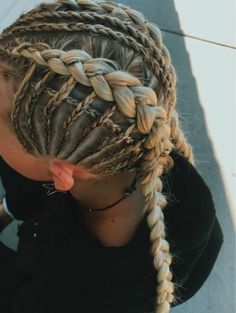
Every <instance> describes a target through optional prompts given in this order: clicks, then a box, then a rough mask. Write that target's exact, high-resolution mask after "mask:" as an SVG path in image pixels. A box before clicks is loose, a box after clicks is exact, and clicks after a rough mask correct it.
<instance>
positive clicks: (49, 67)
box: [0, 0, 194, 313]
mask: <svg viewBox="0 0 236 313" xmlns="http://www.w3.org/2000/svg"><path fill="white" fill-rule="evenodd" d="M32 21H33V22H34V23H33V24H32ZM98 23H99V24H98ZM52 34H53V37H56V38H60V37H61V36H64V39H61V40H59V41H56V39H55V40H54V38H53V39H52V40H51V44H48V43H49V42H50V36H52ZM78 34H80V35H81V39H80V40H78V37H79V36H78ZM69 36H70V37H69ZM86 36H87V37H86ZM82 38H86V40H85V41H84V44H81V42H82ZM92 38H93V39H94V42H93V43H92ZM44 41H47V42H48V43H46V42H44ZM100 41H101V42H102V44H101V48H100V50H99V48H98V49H97V50H96V48H97V47H96V45H97V46H98V43H99V42H100ZM111 41H112V42H113V43H117V47H119V49H118V48H117V50H119V51H121V53H123V55H122V56H121V57H119V56H118V55H116V54H115V52H116V51H115V49H113V50H114V53H113V52H112V53H111V50H110V52H109V49H107V50H105V42H106V43H107V47H108V46H110V42H111ZM80 44H81V47H78V45H80ZM83 46H86V48H87V51H85V49H84V48H83ZM68 47H70V48H68ZM93 49H94V51H93ZM95 50H96V52H97V51H98V52H97V53H95ZM89 52H90V53H89ZM108 52H109V53H108ZM126 52H127V54H128V53H130V54H131V52H132V55H133V56H134V59H133V60H131V58H129V59H128V61H127V65H128V66H129V68H130V69H132V70H133V71H134V74H132V73H131V72H130V71H126V70H124V69H123V68H122V65H121V63H122V62H123V59H122V58H126V54H125V53H126ZM95 54H97V57H96V56H94V55H95ZM105 54H107V55H109V56H110V55H113V57H105ZM2 56H3V57H4V58H5V59H7V60H9V64H12V65H13V66H15V67H16V66H17V64H19V63H20V62H23V61H22V60H24V62H25V64H26V65H27V66H28V71H27V72H26V74H25V77H24V79H23V81H22V83H21V85H20V87H19V90H18V91H17V93H16V95H15V98H14V103H13V106H12V114H11V119H12V124H13V126H14V129H15V132H16V135H17V137H18V138H19V140H20V142H21V143H22V145H23V146H24V147H25V148H26V149H28V150H29V149H31V150H29V151H32V150H33V149H35V151H37V152H38V153H39V154H50V155H54V156H56V157H57V158H59V159H64V160H67V161H68V162H72V163H74V164H82V165H85V166H86V167H89V168H92V169H93V170H94V171H95V172H96V173H101V174H102V175H113V174H116V173H118V172H120V171H123V170H125V169H126V170H133V169H134V168H137V167H138V168H139V169H140V171H139V177H138V179H139V181H140V185H141V186H142V190H143V195H144V197H145V205H144V211H145V212H146V213H147V222H148V225H149V228H150V242H151V247H150V256H151V257H152V259H153V266H154V268H155V270H156V278H157V287H156V304H155V313H168V312H169V310H170V306H171V303H174V302H175V301H176V299H177V296H176V294H175V291H176V290H177V287H178V285H179V283H178V282H176V281H175V282H172V279H173V274H172V272H171V263H172V262H173V256H172V254H171V252H170V251H171V247H170V245H169V243H168V242H167V241H166V239H165V238H166V236H167V234H168V229H166V227H165V224H164V215H163V211H162V210H164V209H165V207H166V205H167V199H166V197H165V196H164V194H163V193H162V188H163V184H162V180H161V177H162V175H163V172H164V171H168V170H169V169H170V168H172V167H173V160H172V158H171V157H170V152H171V151H172V150H173V149H176V150H177V151H179V152H180V153H181V154H183V156H184V157H185V158H186V159H188V160H189V161H190V162H191V163H192V164H193V162H194V159H193V152H192V148H191V146H190V145H189V144H188V142H187V139H186V137H185V136H184V132H183V131H182V130H181V125H180V123H179V118H178V114H177V112H176V111H175V110H174V107H175V104H176V91H175V85H176V74H175V70H174V67H173V65H172V64H171V57H170V54H169V51H168V50H167V48H166V47H165V45H164V44H163V42H162V36H161V32H160V29H159V28H158V27H157V26H156V25H155V24H153V23H149V22H148V21H146V20H145V18H144V16H143V15H142V14H141V13H140V12H138V11H136V10H132V9H131V8H130V7H128V6H124V5H121V4H117V3H114V2H108V1H106V2H96V1H92V0H78V1H73V0H71V1H69V0H61V1H57V2H56V3H53V4H45V3H44V4H41V5H40V6H38V7H37V8H36V9H34V10H32V11H31V12H28V13H26V14H24V15H22V16H21V17H20V18H19V19H18V20H17V21H16V22H15V23H14V24H12V25H11V26H10V27H8V28H7V29H5V31H4V32H3V34H2V35H1V36H0V61H1V57H2ZM103 56H104V57H103ZM129 62H130V64H129ZM124 63H125V62H124ZM131 65H133V66H134V68H132V66H131ZM137 69H138V70H139V69H140V72H141V73H142V75H143V77H142V78H138V77H137V76H136V75H135V74H137V72H138V71H137ZM42 71H44V73H46V74H45V75H44V76H43V78H42V77H40V80H39V81H37V83H36V84H35V83H33V78H36V77H37V75H38V73H40V72H42ZM52 78H53V79H52ZM61 81H62V85H61V84H60V86H59V82H61ZM144 84H145V85H144ZM148 86H152V87H148ZM28 92H29V93H30V92H31V94H30V95H27V93H28ZM99 99H100V101H102V105H101V102H99V101H98V100H99ZM45 103H46V104H45ZM20 114H21V116H22V117H24V118H23V120H24V123H21V120H20V119H19V115H20ZM33 115H34V116H33ZM33 122H35V127H33ZM23 128H25V129H24V131H23ZM33 129H34V132H33V131H32V130H33ZM110 130H112V131H110ZM31 132H32V134H30V133H31Z"/></svg>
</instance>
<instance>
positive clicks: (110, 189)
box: [70, 171, 143, 219]
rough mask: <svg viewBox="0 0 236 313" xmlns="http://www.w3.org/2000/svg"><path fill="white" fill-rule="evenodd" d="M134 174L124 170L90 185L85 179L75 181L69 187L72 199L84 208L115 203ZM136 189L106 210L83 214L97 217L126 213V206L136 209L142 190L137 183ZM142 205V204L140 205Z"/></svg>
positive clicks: (139, 202)
mask: <svg viewBox="0 0 236 313" xmlns="http://www.w3.org/2000/svg"><path fill="white" fill-rule="evenodd" d="M135 175H136V172H135V171H133V172H125V173H120V174H118V175H115V176H110V177H107V178H104V179H103V180H101V181H99V182H95V183H93V184H92V185H91V183H90V184H89V183H88V182H85V181H79V180H77V181H75V184H74V186H73V187H72V188H71V189H70V193H71V195H72V196H73V197H74V199H75V200H76V201H77V202H78V203H79V205H80V206H82V207H83V208H85V209H88V208H89V209H93V210H96V209H101V208H104V207H107V206H108V205H111V204H113V203H115V202H116V201H117V200H119V199H120V198H122V197H123V196H124V190H125V189H126V188H127V187H129V186H130V185H131V183H132V181H133V179H134V177H135ZM136 187H137V190H134V191H133V192H132V194H130V195H129V196H127V197H126V198H124V199H123V200H122V201H120V202H119V203H117V204H115V205H114V206H112V207H111V208H109V209H108V210H104V211H94V212H93V213H92V214H91V213H89V212H87V211H85V215H87V216H89V215H93V216H94V217H96V218H97V219H98V218H105V217H111V216H112V217H114V216H116V217H117V216H120V215H122V214H124V212H126V213H127V210H128V207H135V208H136V210H137V211H139V210H138V207H140V204H142V203H143V201H141V200H142V192H141V188H140V186H138V183H136ZM142 206H143V205H142Z"/></svg>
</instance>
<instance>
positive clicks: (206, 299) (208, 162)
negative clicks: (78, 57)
mask: <svg viewBox="0 0 236 313" xmlns="http://www.w3.org/2000/svg"><path fill="white" fill-rule="evenodd" d="M11 2H12V6H11V11H9V3H8V6H6V4H5V2H2V1H1V5H2V4H4V6H6V8H5V14H3V13H2V16H3V17H4V19H3V23H2V26H3V25H4V26H6V24H7V21H8V19H7V14H9V22H10V20H11V19H13V16H14V15H17V14H19V13H21V12H19V11H20V10H21V9H22V8H23V7H24V8H25V7H26V6H27V9H28V8H29V7H30V5H31V6H32V3H36V2H40V1H24V0H22V1H19V0H18V1H11ZM117 2H122V3H124V4H128V5H130V6H132V7H133V8H136V9H138V10H140V11H141V12H143V13H144V15H146V16H147V18H148V19H150V20H151V21H153V22H155V23H156V24H158V25H159V27H161V29H163V30H165V31H163V36H164V43H165V44H166V46H167V48H168V49H169V51H170V53H171V56H172V59H173V63H174V66H175V68H176V71H177V75H178V83H177V91H178V92H177V96H178V101H177V110H178V112H179V114H180V117H181V122H182V124H183V127H184V129H185V130H186V135H187V137H188V139H189V141H190V143H191V144H192V145H193V148H194V154H195V156H196V160H197V162H196V168H197V169H198V171H199V172H200V173H201V175H202V176H203V178H204V179H205V181H206V182H207V184H208V186H209V187H210V189H211V191H212V194H213V199H214V203H215V208H216V212H217V216H218V219H219V222H220V225H221V227H222V230H223V233H224V244H223V247H222V250H221V252H220V254H219V257H218V259H217V262H216V264H215V266H214V268H213V270H212V272H211V274H210V276H209V278H208V279H207V281H206V282H205V284H204V285H203V287H202V288H201V289H200V290H199V291H198V293H197V294H196V295H195V296H194V297H193V298H191V299H190V300H189V301H187V302H186V303H184V304H182V305H180V306H178V307H176V308H174V309H173V310H172V312H173V313H184V312H186V313H187V312H188V313H206V312H207V313H213V312H214V313H221V312H225V313H235V312H236V290H235V278H236V275H235V264H236V262H235V210H236V205H235V204H236V201H235V195H236V192H235V180H236V178H235V176H234V174H235V173H236V170H235V163H236V162H235V161H236V153H235V152H236V145H235V143H236V140H235V139H236V138H235V137H236V131H235V124H234V121H233V119H235V104H236V102H235V100H236V99H235V79H236V75H235V49H232V48H230V47H226V46H223V45H221V44H227V45H230V46H233V45H234V46H235V42H236V40H235V39H236V38H235V30H234V29H232V28H231V25H232V23H233V22H235V20H234V21H233V19H235V15H233V14H231V15H226V14H225V11H223V12H222V8H223V6H222V3H221V4H220V3H218V4H217V3H216V2H214V3H213V2H212V11H211V10H210V9H209V7H210V6H209V3H208V10H209V12H207V13H206V12H205V11H204V12H203V10H204V8H205V2H203V1H199V2H197V3H194V6H195V11H194V10H190V11H188V10H187V8H186V7H187V6H189V4H188V3H187V2H183V1H164V0H158V1H156V0H148V1H142V0H126V1H125V0H124V1H117ZM20 3H21V4H22V5H20ZM13 5H15V8H16V9H17V10H18V11H17V12H16V10H14V6H13ZM191 5H192V3H191ZM4 6H3V8H4ZM201 6H202V7H201ZM224 6H225V8H226V12H231V11H233V10H234V8H233V2H232V1H225V2H224ZM231 6H232V7H231ZM178 8H179V10H178ZM196 9H198V10H197V12H198V14H199V18H196V14H195V13H196ZM8 12H10V13H8ZM179 12H180V13H181V15H179ZM200 12H203V14H202V15H201V14H200ZM194 14H195V15H194ZM189 15H190V16H189ZM191 16H192V18H191ZM217 16H221V17H222V16H223V18H224V19H225V20H220V22H219V23H220V26H219V25H218V21H219V20H218V19H217V18H216V17H217ZM207 17H212V19H211V20H209V19H207ZM14 18H15V17H14ZM227 19H230V22H229V21H228V20H227ZM182 20H183V21H184V27H185V28H184V29H183V28H182V23H181V22H182ZM0 23H1V21H0ZM193 23H194V25H193ZM204 23H205V24H204ZM210 23H211V26H209V24H210ZM212 23H213V25H214V27H213V26H212ZM214 23H215V24H214ZM202 24H204V26H203V25H202ZM0 25H1V24H0ZM219 27H220V29H221V32H220V36H217V29H218V28H219ZM168 29H169V30H176V31H178V32H184V33H188V34H190V35H191V31H192V30H193V29H194V33H192V35H194V36H198V37H199V38H202V39H205V40H206V41H204V40H199V39H193V38H190V37H183V36H181V35H178V34H172V33H170V32H168ZM198 29H199V32H198ZM214 29H215V30H216V31H215V32H214ZM229 33H230V35H227V36H226V37H224V34H229ZM224 39H225V41H224ZM232 39H233V40H232ZM207 41H209V42H207ZM210 41H215V43H214V42H210ZM229 139H230V140H229ZM15 232H16V223H13V224H12V225H11V226H9V227H8V228H7V229H6V230H5V231H4V233H3V234H2V236H1V240H2V241H4V242H5V243H7V244H8V245H9V246H11V247H12V248H14V249H15V248H16V245H17V239H16V237H15Z"/></svg>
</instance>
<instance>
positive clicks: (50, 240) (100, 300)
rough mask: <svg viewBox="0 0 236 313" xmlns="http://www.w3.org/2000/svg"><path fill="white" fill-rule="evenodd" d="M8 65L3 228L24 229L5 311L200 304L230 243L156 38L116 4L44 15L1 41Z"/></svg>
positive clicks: (162, 310) (75, 6)
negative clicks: (196, 300) (196, 298)
mask: <svg viewBox="0 0 236 313" xmlns="http://www.w3.org/2000/svg"><path fill="white" fill-rule="evenodd" d="M0 64H1V85H0V86H1V87H0V96H1V98H0V99H1V108H0V116H1V125H0V134H1V135H0V155H1V156H2V160H1V168H0V169H1V172H0V174H1V177H2V180H3V185H4V188H5V190H6V198H5V200H4V202H3V205H2V212H8V213H6V214H5V213H2V215H3V218H2V220H3V222H2V225H3V227H4V226H5V225H6V224H7V223H8V222H9V214H12V217H15V218H18V219H20V220H23V221H24V223H23V224H22V225H21V226H20V227H19V230H18V236H19V245H18V248H17V253H16V255H12V254H10V255H8V253H11V252H9V251H7V249H6V248H5V247H4V246H3V247H2V251H3V253H2V255H3V258H2V260H8V259H9V264H11V267H10V268H11V269H12V270H11V271H9V270H8V271H6V269H4V270H3V273H4V274H2V277H5V279H3V282H5V283H2V284H1V285H2V286H1V288H2V295H3V298H4V299H3V301H2V303H3V305H2V306H3V308H4V310H5V311H6V312H14V313H15V312H19V313H21V312H24V313H28V312H31V313H32V312H35V313H37V312H40V313H41V312H44V313H45V312H68V313H70V312H71V313H74V312H83V313H86V312H94V311H96V312H101V313H104V312H112V313H113V312H114V313H115V312H119V313H121V312H122V313H126V312H127V313H132V312H133V313H138V312H155V313H167V312H169V311H170V308H171V307H173V306H175V305H177V304H179V303H182V302H183V301H186V300H187V299H189V298H190V297H191V296H193V294H195V293H196V291H197V290H198V289H199V288H200V287H201V286H202V284H203V283H204V281H205V280H206V278H207V276H208V275H209V273H210V271H211V269H212V267H213V265H214V263H215V261H216V258H217V255H218V253H219V251H220V247H221V245H222V241H223V236H222V232H221V229H220V226H219V224H218V221H217V219H216V216H215V208H214V203H213V199H212V196H211V192H210V190H209V188H208V186H207V185H206V184H205V182H204V180H203V179H202V178H201V176H200V175H199V174H198V172H197V171H196V169H195V168H194V166H193V165H194V157H193V151H192V147H191V145H190V144H189V143H188V142H187V139H186V138H185V136H184V133H183V131H182V130H181V126H180V125H179V120H178V114H177V112H176V111H175V104H176V74H175V70H174V67H173V65H172V64H171V58H170V55H169V52H168V50H167V48H166V47H165V45H164V44H163V41H162V36H161V33H160V30H159V28H158V27H157V26H156V25H155V24H153V23H150V22H148V21H147V20H146V19H145V18H144V17H143V15H142V14H141V13H140V12H138V11H135V10H132V9H131V8H129V7H127V6H124V5H121V4H116V3H113V2H95V1H82V0H81V1H79V0H78V1H65V0H63V1H58V2H55V3H52V4H42V5H40V6H39V7H37V8H36V9H35V10H32V11H31V12H28V13H26V14H24V15H22V16H21V17H20V18H19V19H18V20H17V21H16V22H15V23H14V24H13V25H11V26H10V27H8V28H7V29H5V30H4V32H3V33H2V35H1V37H0ZM54 187H55V188H54ZM43 191H46V193H43ZM58 191H59V192H58ZM3 208H5V209H4V211H3ZM162 210H163V211H162ZM7 214H8V215H7ZM14 258H15V259H14ZM10 260H11V263H10ZM7 262H8V261H7ZM5 263H6V262H5ZM14 264H15V267H14ZM9 273H11V275H10V276H9ZM7 287H9V288H7ZM2 310H3V309H2Z"/></svg>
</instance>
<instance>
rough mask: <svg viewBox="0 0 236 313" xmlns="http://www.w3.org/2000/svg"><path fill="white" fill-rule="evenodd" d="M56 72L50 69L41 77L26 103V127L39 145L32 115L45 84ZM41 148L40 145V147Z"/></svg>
mask: <svg viewBox="0 0 236 313" xmlns="http://www.w3.org/2000/svg"><path fill="white" fill-rule="evenodd" d="M54 76H55V73H53V72H51V71H48V72H47V74H46V75H45V76H44V77H43V79H41V80H40V81H39V82H37V84H36V85H35V86H33V88H31V94H30V96H29V98H28V100H27V101H26V103H25V127H26V129H28V133H29V136H30V138H31V140H32V142H33V143H34V144H35V145H37V143H36V141H35V137H34V132H33V129H32V124H33V121H32V116H33V113H34V108H35V106H36V105H37V100H38V97H39V96H40V94H41V93H42V92H43V90H44V88H45V85H46V84H48V82H49V81H51V80H52V79H53V77H54ZM38 149H39V147H38Z"/></svg>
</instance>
